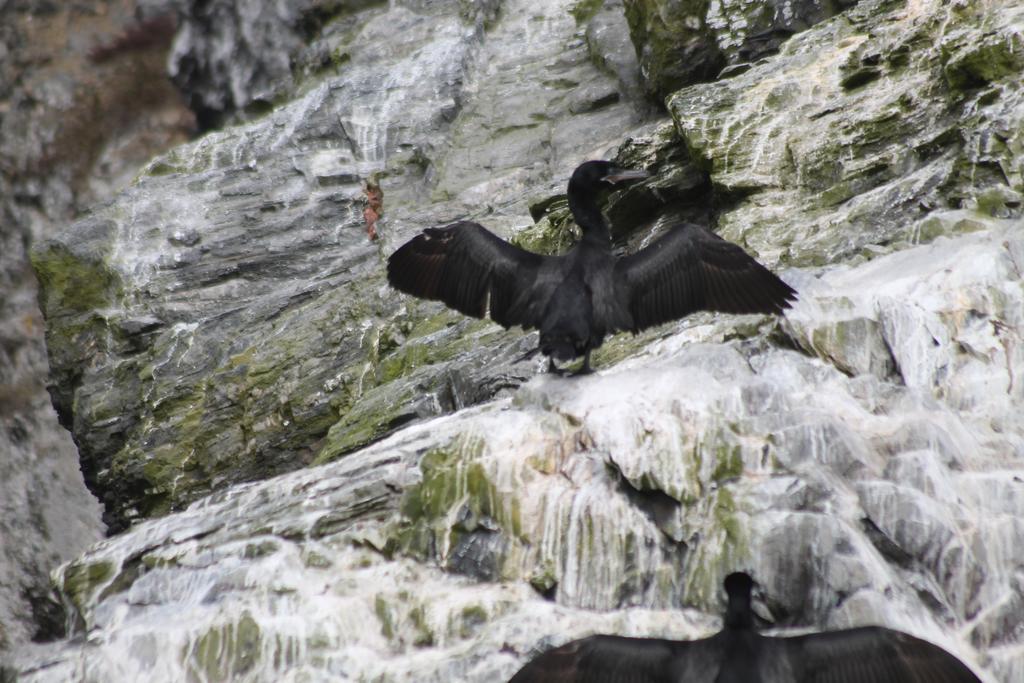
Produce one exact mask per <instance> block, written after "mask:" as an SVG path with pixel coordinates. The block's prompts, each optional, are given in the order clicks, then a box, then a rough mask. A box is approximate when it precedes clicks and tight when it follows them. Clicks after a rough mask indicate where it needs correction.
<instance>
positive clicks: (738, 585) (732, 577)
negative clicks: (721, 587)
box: [724, 572, 754, 598]
mask: <svg viewBox="0 0 1024 683" xmlns="http://www.w3.org/2000/svg"><path fill="white" fill-rule="evenodd" d="M724 584H725V593H726V595H728V596H729V597H732V596H734V595H736V596H746V597H747V598H749V597H750V591H751V590H752V589H753V588H754V579H752V578H750V574H747V573H746V572H733V573H732V574H729V576H727V577H725V581H724Z"/></svg>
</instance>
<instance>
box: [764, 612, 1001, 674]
mask: <svg viewBox="0 0 1024 683" xmlns="http://www.w3.org/2000/svg"><path fill="white" fill-rule="evenodd" d="M765 642H771V643H773V646H772V647H777V648H780V649H784V650H786V656H787V657H788V659H789V661H790V663H791V665H792V666H793V668H794V670H795V671H798V672H799V671H801V670H802V675H797V677H796V680H797V681H798V682H799V683H981V681H980V680H979V679H978V677H977V676H975V675H974V674H973V673H972V672H971V670H970V669H968V668H967V665H965V664H964V663H963V662H961V661H960V660H959V659H957V658H956V657H954V656H953V655H951V654H949V653H948V652H946V651H945V650H943V649H942V648H941V647H939V646H938V645H933V644H931V643H929V642H928V641H925V640H921V639H920V638H915V637H914V636H911V635H909V634H906V633H903V632H901V631H894V630H892V629H888V628H883V627H881V626H867V627H863V628H854V629H849V630H845V631H832V632H826V633H814V634H810V635H806V636H797V637H793V638H766V639H765Z"/></svg>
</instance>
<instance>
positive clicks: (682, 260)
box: [615, 223, 796, 332]
mask: <svg viewBox="0 0 1024 683" xmlns="http://www.w3.org/2000/svg"><path fill="white" fill-rule="evenodd" d="M615 271H616V276H617V277H618V280H619V283H620V286H622V287H624V288H625V291H626V295H627V298H628V304H627V305H628V307H629V312H630V314H631V315H632V317H633V329H632V331H633V332H639V331H640V330H642V329H645V328H648V327H651V326H653V325H657V324H659V323H663V322H668V321H670V320H677V319H679V318H682V317H683V316H685V315H688V314H690V313H693V312H695V311H721V312H723V313H781V312H782V310H783V309H786V308H789V307H790V305H791V302H792V301H793V300H795V299H796V292H795V291H794V290H793V288H792V287H790V286H789V285H787V284H786V283H785V282H783V281H782V280H780V279H779V278H778V277H776V276H775V275H774V274H773V273H772V272H771V271H769V270H768V269H767V268H765V267H764V266H762V265H761V264H760V263H758V262H757V261H755V260H754V259H753V258H752V257H751V256H750V255H749V254H748V253H747V252H745V251H743V249H742V248H741V247H739V246H737V245H735V244H733V243H732V242H728V241H726V240H724V239H722V238H721V237H719V236H718V235H716V234H714V233H712V232H709V231H708V230H705V229H704V228H702V227H700V226H697V225H693V224H689V223H682V224H680V225H677V226H675V227H673V228H672V229H671V230H670V231H669V232H667V233H666V234H665V235H663V236H662V237H660V238H659V239H657V240H656V241H654V242H653V243H651V244H650V245H648V246H647V247H646V248H644V249H642V250H640V251H638V252H637V253H635V254H632V255H630V256H626V257H624V258H622V259H619V261H618V262H617V263H616V264H615Z"/></svg>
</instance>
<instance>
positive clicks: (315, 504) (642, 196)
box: [15, 0, 1024, 683]
mask: <svg viewBox="0 0 1024 683" xmlns="http://www.w3.org/2000/svg"><path fill="white" fill-rule="evenodd" d="M630 4H631V3H629V2H626V3H624V8H625V13H624V14H623V15H622V16H621V22H617V21H616V17H617V16H619V15H617V14H615V12H612V11H610V10H611V9H614V8H615V7H616V6H617V5H616V4H615V3H614V2H608V3H604V4H601V3H575V4H573V3H564V4H560V3H546V4H545V5H546V6H545V7H544V8H543V9H538V8H537V7H536V6H535V3H526V2H514V1H513V0H506V1H505V2H503V3H500V5H499V4H497V3H495V4H486V3H484V4H480V3H472V4H468V3H454V2H452V3H443V2H442V3H417V2H409V3H402V2H397V3H391V4H388V5H387V6H384V5H383V4H381V5H374V6H371V7H366V8H364V9H361V10H359V11H358V12H355V13H353V14H345V16H344V17H339V18H338V20H337V21H339V22H342V23H341V24H338V25H339V26H340V25H344V26H345V27H347V28H346V29H345V31H340V30H336V29H335V28H332V26H335V24H334V23H333V22H332V20H331V19H330V18H325V19H324V20H323V24H322V26H321V28H320V32H319V33H318V34H317V36H318V37H317V38H314V39H313V41H312V42H313V43H314V44H317V45H319V47H318V48H317V49H320V50H327V51H328V52H329V53H330V54H338V55H339V59H338V60H337V62H332V64H331V66H330V67H326V68H325V69H324V70H323V71H319V72H315V73H313V72H308V73H306V74H305V75H303V76H301V78H297V77H295V75H294V73H293V74H292V78H294V79H295V80H293V81H291V84H290V85H288V86H287V87H286V88H285V89H284V90H282V91H281V92H286V93H291V94H288V95H284V97H286V99H287V101H286V102H284V103H282V104H280V105H279V106H275V107H274V108H273V110H272V111H270V112H269V113H267V114H266V115H265V116H263V117H262V118H259V119H256V120H251V121H249V122H247V123H240V124H239V125H236V126H234V127H230V128H226V129H224V130H221V131H217V132H213V133H209V134H207V135H206V136H204V137H202V138H201V139H199V140H197V141H195V142H192V143H190V144H188V145H183V146H181V147H178V148H177V149H175V150H174V151H172V152H171V153H169V154H166V155H164V156H162V157H159V158H157V159H156V160H154V161H153V162H152V163H151V164H150V165H149V166H148V167H147V170H146V172H145V173H144V174H142V176H141V177H140V178H139V179H138V180H137V182H135V183H133V184H132V185H131V186H130V187H129V188H127V189H126V190H125V191H124V192H123V193H122V194H120V195H119V196H118V197H117V198H116V200H114V201H113V202H111V203H109V204H106V205H101V206H98V207H96V208H95V209H94V210H93V211H92V213H91V215H90V216H88V217H87V218H85V219H83V220H81V221H79V222H77V223H76V224H75V225H74V226H72V227H71V228H70V229H69V230H67V231H65V232H64V233H62V234H61V235H60V236H59V237H58V238H57V239H55V240H51V241H49V242H47V243H46V244H45V245H42V246H41V247H38V248H37V249H36V250H35V252H34V254H35V256H34V265H35V267H36V270H37V272H38V274H39V276H40V280H41V282H42V283H43V298H42V301H43V303H44V311H45V313H46V316H47V335H48V344H49V351H50V358H51V363H52V364H53V368H54V373H55V375H54V376H55V387H54V390H53V394H54V398H55V403H56V406H57V408H58V412H59V413H60V415H61V416H62V419H63V420H64V421H65V423H67V424H68V425H69V426H71V427H72V429H73V431H74V434H75V437H76V440H77V442H78V444H79V446H80V449H81V454H82V459H83V469H84V471H85V472H86V475H87V481H88V482H89V484H90V486H91V487H93V489H94V490H95V491H96V492H97V493H98V494H99V495H100V496H101V497H102V498H103V500H104V502H105V503H106V513H107V518H108V520H109V521H110V522H111V524H112V525H113V526H114V528H115V529H117V530H122V529H124V531H123V533H119V534H118V535H116V536H114V537H112V538H110V539H108V540H106V541H103V542H102V543H99V544H97V545H95V546H94V547H93V548H92V549H90V550H89V551H88V552H85V553H83V554H81V555H80V556H79V557H78V558H77V559H75V560H74V561H72V562H70V563H68V564H65V565H63V566H62V567H61V568H60V570H59V571H58V573H57V574H56V583H57V587H58V589H59V593H60V595H61V596H62V598H63V599H64V600H65V601H66V602H67V604H68V605H69V609H70V613H71V615H72V617H73V618H72V620H71V622H72V625H73V632H74V634H75V635H76V636H84V638H78V639H71V640H68V641H64V642H61V643H58V644H50V645H48V646H47V648H46V649H45V650H44V649H43V648H41V647H40V648H35V649H26V650H25V651H24V652H23V653H21V654H20V656H19V657H18V659H17V660H16V662H15V666H16V668H17V669H18V670H19V671H20V672H21V676H22V678H23V679H24V680H27V681H37V680H38V681H48V680H54V681H57V680H66V679H68V678H71V679H81V680H97V681H101V680H102V681H106V680H135V679H138V678H140V677H146V676H148V677H151V678H157V679H161V680H162V679H167V680H201V679H206V680H209V679H235V680H302V679H305V678H324V677H337V678H345V679H350V680H379V681H391V680H396V681H397V680H408V679H410V678H414V679H415V680H424V681H431V680H433V681H450V680H466V681H491V680H501V679H502V677H507V676H509V675H511V673H512V672H513V671H515V670H516V669H517V668H518V666H520V665H521V664H522V662H523V661H525V660H526V659H527V658H529V657H531V656H533V655H534V654H536V653H537V652H539V651H541V650H543V649H545V648H547V647H549V646H553V645H558V644H561V643H563V642H566V641H568V640H570V639H572V638H575V637H579V636H582V635H585V634H589V633H593V632H599V631H604V632H618V633H622V634H631V635H664V636H671V637H676V638H685V637H698V636H702V635H706V634H708V633H710V632H711V631H713V630H714V629H715V628H716V626H717V621H718V620H717V618H716V616H715V615H717V614H718V613H719V612H720V609H721V602H720V601H721V596H720V595H719V592H718V591H719V586H720V582H721V579H722V577H723V576H724V575H725V574H726V573H728V572H730V571H734V570H737V569H743V570H747V571H749V572H751V573H752V574H753V575H754V576H755V577H756V578H757V579H758V580H759V581H760V582H761V583H762V584H763V587H764V595H765V602H764V604H763V605H761V607H763V611H764V612H765V613H766V614H768V615H770V616H771V617H772V620H773V621H774V622H775V624H776V626H778V627H780V628H784V627H799V628H804V629H825V628H843V627H848V626H854V625H861V624H867V623H876V624H884V625H888V626H891V627H894V628H899V629H902V630H905V631H908V632H910V633H913V634H915V635H918V636H921V637H924V638H926V639H928V640H931V641H933V642H936V643H939V644H940V645H942V646H943V647H945V648H947V649H949V650H950V651H952V652H954V653H956V654H957V655H958V656H960V657H961V658H962V659H964V661H966V662H967V663H968V664H969V665H970V666H971V667H972V668H973V669H974V670H975V671H977V672H978V673H979V674H980V675H982V676H983V677H984V678H985V679H986V680H992V681H1001V682H1005V683H1010V682H1012V681H1017V680H1019V679H1020V678H1021V677H1022V676H1024V659H1022V657H1021V654H1020V652H1021V649H1020V638H1019V635H1018V634H1019V625H1020V618H1019V606H1020V605H1019V599H1018V597H1017V596H1018V594H1019V592H1020V588H1021V586H1020V578H1019V577H1020V575H1021V573H1022V571H1024V566H1022V565H1024V556H1022V555H1021V554H1020V552H1019V551H1018V549H1019V548H1020V547H1021V542H1022V537H1021V535H1022V530H1024V464H1022V463H1024V460H1022V458H1024V423H1022V421H1021V420H1020V417H1019V415H1020V414H1021V407H1022V398H1024V389H1022V388H1021V386H1022V385H1021V382H1020V380H1019V375H1020V367H1021V366H1022V361H1024V357H1022V355H1024V351H1022V346H1021V344H1020V339H1021V337H1022V334H1024V320H1022V315H1024V314H1022V311H1024V281H1022V273H1024V270H1022V267H1024V241H1022V239H1024V237H1022V235H1024V231H1022V230H1021V228H1022V227H1024V225H1022V220H1021V217H1020V212H1021V202H1020V195H1021V192H1024V186H1022V175H1021V168H1022V166H1021V164H1022V158H1024V157H1022V150H1021V145H1020V139H1019V131H1020V130H1021V126H1020V118H1021V116H1024V103H1022V101H1021V97H1022V95H1021V92H1022V89H1021V86H1020V79H1019V77H1018V76H1019V66H1020V65H1019V64H1018V61H1017V60H1018V55H1020V54H1024V52H1021V50H1020V49H1019V48H1021V47H1022V46H1021V45H1020V37H1019V36H1020V35H1021V34H1020V26H1021V25H1022V21H1024V20H1022V14H1021V10H1020V9H1019V8H1017V7H1016V6H1015V4H1014V3H1011V2H1009V1H1007V2H996V3H989V2H970V1H965V2H960V3H957V4H953V5H951V4H948V3H943V2H939V1H938V0H935V1H934V2H932V1H929V0H925V1H923V2H913V3H906V4H904V3H892V2H879V1H865V2H861V3H859V4H857V5H856V6H855V7H852V8H850V9H847V10H846V11H845V12H843V13H841V14H839V15H837V16H834V17H832V18H831V19H827V20H824V21H822V22H821V23H818V24H817V25H815V26H813V27H811V28H808V29H807V30H805V31H803V32H801V33H798V34H797V35H795V36H793V37H792V38H790V39H789V40H787V41H786V42H784V43H780V46H779V52H778V54H775V55H768V56H764V57H763V61H761V62H758V63H755V64H752V65H751V67H750V68H749V69H748V70H746V71H744V72H742V73H739V72H734V73H733V74H732V75H731V76H730V77H729V78H725V79H723V80H720V81H717V82H714V83H707V84H701V85H694V86H690V87H687V88H683V89H681V90H678V91H675V92H673V94H672V95H671V97H670V98H669V99H668V108H669V112H670V114H671V116H672V120H671V121H659V120H650V119H649V118H648V117H649V110H648V109H647V108H646V105H645V104H644V103H643V102H642V99H643V95H642V94H641V88H640V87H639V85H638V83H639V81H634V80H631V78H630V77H629V75H628V74H629V71H630V68H631V67H629V66H628V64H629V58H628V54H627V55H621V53H620V52H619V51H621V50H622V49H623V46H624V45H625V43H624V42H623V41H622V37H623V36H625V35H627V30H628V29H627V27H626V23H625V22H626V16H628V11H629V8H630ZM716 7H718V6H717V5H716ZM835 9H841V8H833V10H835ZM719 10H720V11H721V8H719ZM707 16H711V15H710V14H709V15H707ZM722 16H725V14H722ZM353 17H354V18H353ZM609 32H610V33H609ZM396 35H398V36H400V37H399V38H396V37H395V36H396ZM634 38H635V34H634ZM317 41H322V42H320V43H317ZM616 46H618V47H616ZM717 49H719V50H722V51H725V48H724V47H719V48H717ZM340 55H346V56H345V57H344V58H342V57H341V56H340ZM640 62H641V65H642V63H643V59H642V56H641V60H640ZM1015 70H1016V71H1015ZM289 88H290V90H289ZM612 93H614V95H613V94H612ZM249 115H251V112H249V113H245V114H244V116H249ZM244 116H243V117H242V118H244ZM581 141H582V142H581ZM609 149H617V150H618V151H617V154H618V156H619V159H620V160H621V161H623V162H624V163H630V164H633V165H638V166H644V167H646V168H650V169H651V170H652V171H654V175H653V177H652V178H650V179H649V180H648V181H645V182H644V183H642V184H639V185H636V186H634V187H633V188H630V189H629V190H627V191H626V192H622V193H619V194H616V195H613V196H612V197H611V198H610V199H609V203H608V213H609V215H610V216H611V217H612V219H613V221H614V223H615V225H616V230H617V232H616V246H617V248H624V249H625V248H636V247H638V246H640V245H642V244H645V243H647V242H648V241H649V240H650V239H651V237H652V236H653V235H656V234H657V233H658V232H659V231H660V230H662V229H664V228H665V227H666V225H667V224H668V223H670V222H671V221H673V220H680V219H687V220H698V221H700V222H706V223H710V224H712V225H717V227H718V229H719V232H720V233H721V234H723V235H724V236H726V237H728V238H729V239H732V240H734V241H736V242H738V243H741V244H743V245H744V246H746V247H747V248H748V249H750V250H751V251H752V252H754V253H756V254H757V255H758V256H759V258H760V259H761V260H762V261H764V262H765V263H767V264H769V265H771V266H772V267H773V268H774V269H776V270H777V271H778V272H779V273H780V274H781V275H782V277H784V278H785V279H786V280H787V281H788V282H790V284H792V285H793V286H794V287H795V288H796V289H797V290H798V291H799V292H800V294H801V298H800V301H799V302H798V303H797V305H796V306H795V307H794V309H793V310H792V311H791V312H790V313H789V315H787V317H786V318H785V319H781V320H777V319H774V318H766V317H759V316H741V317H737V316H732V317H730V316H714V315H710V314H701V315H696V316H692V317H691V318H689V319H687V320H686V321H682V322H679V323H674V324H670V325H666V326H664V327H662V328H659V329H655V330H650V331H648V332H646V333H644V334H642V335H639V336H637V337H629V336H626V335H620V336H617V337H615V338H612V339H610V340H609V341H608V342H607V343H606V344H605V346H604V347H603V348H602V349H601V350H600V352H599V353H598V354H596V355H595V361H596V365H597V368H598V373H597V374H595V375H594V376H589V377H582V378H575V379H562V378H558V377H551V376H547V375H539V376H535V372H536V368H535V367H534V366H533V365H531V364H529V363H526V364H516V363H514V362H513V360H514V359H515V358H516V357H517V356H519V355H521V354H522V353H523V352H524V351H526V350H528V349H529V348H530V347H531V346H532V345H533V344H534V343H535V341H534V338H533V337H531V336H530V335H523V334H522V333H520V332H518V331H511V332H506V331H502V330H501V329H500V328H498V327H496V326H494V325H492V324H490V323H487V322H481V321H474V320H467V319H465V318H462V317H460V316H458V315H456V314H452V313H450V312H447V311H444V310H443V309H442V308H441V307H440V306H437V305H434V304H428V303H423V302H415V301H412V300H409V299H406V298H404V297H398V296H396V295H395V294H394V293H393V292H391V291H390V290H389V289H388V288H387V287H386V285H385V284H384V280H383V275H382V272H383V258H384V257H385V256H386V255H387V254H388V253H390V251H391V250H392V249H393V248H394V247H396V246H398V244H400V243H401V242H402V241H404V240H405V239H407V238H408V237H410V236H411V235H413V234H414V233H415V232H417V231H418V230H419V229H421V228H422V227H424V226H425V225H432V224H437V223H442V222H444V221H447V220H452V219H455V218H461V217H470V218H473V219H475V220H479V221H480V222H482V223H484V224H486V225H487V226H488V227H491V228H492V229H494V230H495V231H496V232H499V233H501V234H503V235H506V236H509V235H515V239H516V240H517V241H520V242H521V243H523V244H529V245H531V246H533V247H535V248H537V249H539V250H543V249H547V250H550V249H557V247H558V245H559V244H564V239H565V238H564V233H563V232H562V229H563V228H566V227H568V226H567V223H568V220H567V213H566V208H565V206H564V200H563V199H562V198H561V197H560V196H559V195H560V194H561V193H562V192H563V191H564V188H563V185H564V181H565V178H566V177H567V176H568V173H569V171H570V170H571V169H572V167H573V166H574V165H575V164H576V163H577V162H578V161H580V160H581V159H582V158H585V157H587V156H590V155H597V154H603V153H604V152H605V151H606V150H609ZM368 181H369V182H372V183H374V184H375V185H376V186H378V187H379V188H380V191H381V192H382V201H381V204H380V207H379V208H380V211H379V212H378V211H377V208H374V213H375V214H379V216H378V220H377V222H376V227H375V229H376V232H377V234H378V236H379V239H377V240H376V241H372V240H370V238H369V236H368V233H367V222H366V221H367V219H366V215H367V214H366V213H365V209H366V208H367V206H368V204H367V202H368V201H369V199H370V196H369V194H368V192H367V187H368V185H367V183H368ZM375 201H376V200H375ZM652 207H653V208H652ZM307 464H312V465H313V466H312V467H304V465H307ZM243 480H260V481H250V482H249V483H240V482H242V481H243ZM161 515H162V516H161ZM129 526H130V528H128V527H129Z"/></svg>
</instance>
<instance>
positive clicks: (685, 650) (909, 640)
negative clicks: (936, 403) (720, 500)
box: [509, 573, 981, 683]
mask: <svg viewBox="0 0 1024 683" xmlns="http://www.w3.org/2000/svg"><path fill="white" fill-rule="evenodd" d="M753 583H754V582H753V580H752V579H751V578H750V576H749V575H747V574H743V573H735V574H730V575H729V576H727V577H726V579H725V590H726V592H727V593H728V595H729V604H728V607H727V608H726V612H725V619H724V622H725V624H724V627H723V628H722V630H721V631H719V632H718V633H716V634H715V635H713V636H711V637H710V638H704V639H702V640H693V641H686V640H661V639H658V638H625V637H621V636H604V635H598V636H590V637H589V638H583V639H581V640H574V641H572V642H571V643H568V644H566V645H563V646H562V647H559V648H555V649H554V650H550V651H548V652H546V653H544V654H543V655H541V656H540V657H537V658H536V659H534V660H533V661H531V662H530V663H529V664H527V665H526V666H524V667H523V668H522V669H520V670H519V672H518V673H517V674H516V675H515V676H513V677H512V679H511V680H510V681H509V683H573V682H578V683H583V682H584V681H586V682H587V683H981V681H980V680H979V679H978V677H977V676H975V675H974V674H973V673H971V670H970V669H968V668H967V666H966V665H964V664H963V662H961V661H960V660H959V659H957V658H956V657H954V656H953V655H951V654H949V653H948V652H946V651H945V650H943V649H942V648H940V647H938V646H937V645H932V644H931V643H929V642H926V641H924V640H921V639H919V638H915V637H913V636H910V635H907V634H906V633H902V632H900V631H893V630H892V629H888V628H883V627H881V626H867V627H862V628H852V629H846V630H843V631H829V632H825V633H812V634H808V635H803V636H793V637H789V638H773V637H770V636H762V635H760V634H758V633H757V632H756V631H755V630H754V613H753V611H752V610H751V608H750V591H751V588H752V587H753Z"/></svg>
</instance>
